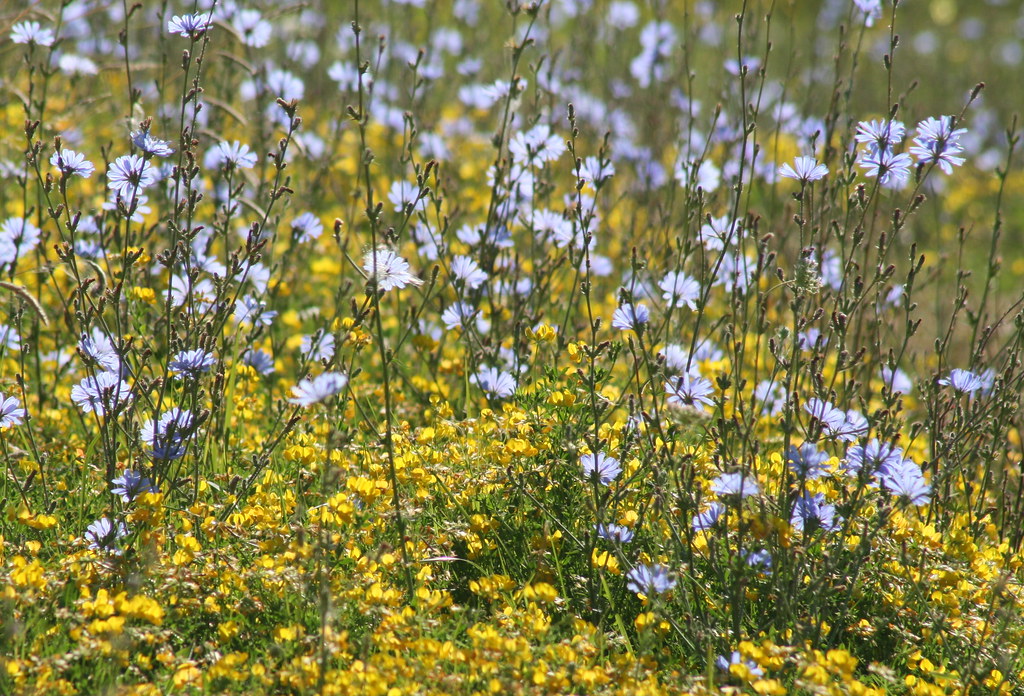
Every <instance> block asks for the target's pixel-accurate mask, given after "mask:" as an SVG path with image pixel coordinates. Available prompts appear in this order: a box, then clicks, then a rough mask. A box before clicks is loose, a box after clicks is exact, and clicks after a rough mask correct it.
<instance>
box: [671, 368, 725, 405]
mask: <svg viewBox="0 0 1024 696" xmlns="http://www.w3.org/2000/svg"><path fill="white" fill-rule="evenodd" d="M665 393H666V394H667V395H668V398H667V399H665V402H666V403H668V404H670V405H674V406H692V407H694V408H697V406H698V404H701V405H704V406H714V402H713V401H712V400H711V399H710V398H709V397H710V396H711V395H712V394H714V393H715V388H714V387H713V386H712V385H711V382H710V381H709V380H706V379H704V378H703V377H699V376H696V377H695V376H693V375H691V374H690V373H688V372H684V373H683V374H682V375H680V376H679V377H677V378H676V379H675V380H674V381H672V382H666V383H665Z"/></svg>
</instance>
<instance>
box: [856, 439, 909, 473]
mask: <svg viewBox="0 0 1024 696" xmlns="http://www.w3.org/2000/svg"><path fill="white" fill-rule="evenodd" d="M902 460H903V450H901V449H900V448H898V447H896V446H895V445H891V444H889V443H888V442H879V441H878V440H876V439H874V438H872V439H871V440H870V441H869V442H868V443H867V444H866V445H863V446H861V445H854V446H853V447H851V448H850V449H848V450H847V451H846V459H845V461H844V464H843V468H844V469H845V470H846V473H847V474H850V475H851V476H855V475H856V474H857V473H858V472H860V471H861V470H862V469H864V470H866V471H867V472H868V473H869V474H871V475H872V476H876V475H879V474H881V473H884V472H886V471H888V469H889V468H890V467H892V466H895V465H897V464H899V463H900V462H901V461H902Z"/></svg>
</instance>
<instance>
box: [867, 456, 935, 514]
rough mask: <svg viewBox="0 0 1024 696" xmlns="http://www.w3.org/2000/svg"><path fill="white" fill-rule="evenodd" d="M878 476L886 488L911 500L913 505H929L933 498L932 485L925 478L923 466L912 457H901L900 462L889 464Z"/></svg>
mask: <svg viewBox="0 0 1024 696" xmlns="http://www.w3.org/2000/svg"><path fill="white" fill-rule="evenodd" d="M878 478H879V480H880V481H881V482H882V485H883V486H885V488H886V490H888V491H889V492H890V493H892V494H893V495H896V496H899V497H900V498H903V499H905V500H907V501H909V502H910V504H911V505H927V504H928V501H929V500H930V498H931V491H932V487H931V486H929V485H928V482H927V481H925V480H924V474H922V473H921V467H919V466H918V465H917V463H915V462H914V461H912V460H910V459H900V461H899V463H898V464H893V465H891V466H889V467H888V468H887V469H886V471H884V472H883V473H881V474H879V477H878Z"/></svg>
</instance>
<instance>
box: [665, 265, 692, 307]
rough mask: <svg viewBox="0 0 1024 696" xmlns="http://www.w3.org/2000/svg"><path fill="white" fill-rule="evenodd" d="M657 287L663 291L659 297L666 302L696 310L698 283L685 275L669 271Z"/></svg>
mask: <svg viewBox="0 0 1024 696" xmlns="http://www.w3.org/2000/svg"><path fill="white" fill-rule="evenodd" d="M658 287H659V288H661V289H662V290H664V291H665V292H664V293H662V295H661V296H662V298H664V299H665V300H666V301H669V302H672V303H673V304H675V305H677V306H678V305H683V304H685V305H686V306H687V307H689V308H690V309H697V299H698V298H699V297H700V283H698V282H697V281H696V280H694V279H693V278H691V277H689V276H688V275H686V274H685V273H682V272H676V271H669V272H668V273H666V274H665V277H664V278H662V279H661V282H660V283H658Z"/></svg>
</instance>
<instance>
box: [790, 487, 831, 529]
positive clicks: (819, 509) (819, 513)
mask: <svg viewBox="0 0 1024 696" xmlns="http://www.w3.org/2000/svg"><path fill="white" fill-rule="evenodd" d="M789 522H790V524H791V525H793V528H794V529H797V530H799V531H801V532H803V533H804V534H811V533H812V532H814V530H816V529H824V530H825V531H826V532H831V531H832V530H833V529H835V528H836V527H838V524H837V522H836V508H835V506H834V505H829V504H828V503H826V502H825V496H824V495H823V494H821V493H815V494H814V495H811V494H809V493H807V492H804V494H803V495H802V496H800V498H798V499H797V501H796V505H795V506H794V507H793V516H792V517H791V518H790V521H789Z"/></svg>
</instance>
